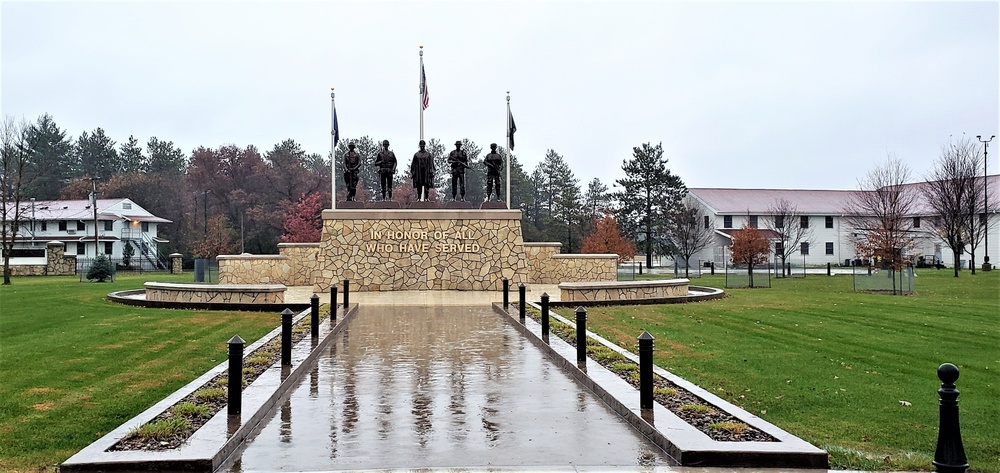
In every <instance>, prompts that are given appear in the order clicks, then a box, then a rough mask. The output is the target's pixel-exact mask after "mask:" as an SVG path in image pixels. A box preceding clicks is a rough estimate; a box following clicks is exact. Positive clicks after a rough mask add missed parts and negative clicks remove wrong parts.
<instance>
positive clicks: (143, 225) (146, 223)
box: [142, 222, 149, 233]
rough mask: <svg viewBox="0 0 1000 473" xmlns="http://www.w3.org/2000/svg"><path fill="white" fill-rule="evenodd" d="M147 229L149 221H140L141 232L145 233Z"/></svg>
mask: <svg viewBox="0 0 1000 473" xmlns="http://www.w3.org/2000/svg"><path fill="white" fill-rule="evenodd" d="M148 231H149V222H142V232H143V233H146V232H148Z"/></svg>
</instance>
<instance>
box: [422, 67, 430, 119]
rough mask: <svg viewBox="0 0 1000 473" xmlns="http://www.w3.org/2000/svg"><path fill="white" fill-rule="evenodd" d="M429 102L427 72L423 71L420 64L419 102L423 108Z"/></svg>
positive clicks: (424, 108) (425, 108) (425, 107)
mask: <svg viewBox="0 0 1000 473" xmlns="http://www.w3.org/2000/svg"><path fill="white" fill-rule="evenodd" d="M430 103H431V94H430V92H428V91H427V74H425V73H424V65H423V63H421V64H420V104H421V106H422V107H423V110H427V106H428V105H430Z"/></svg>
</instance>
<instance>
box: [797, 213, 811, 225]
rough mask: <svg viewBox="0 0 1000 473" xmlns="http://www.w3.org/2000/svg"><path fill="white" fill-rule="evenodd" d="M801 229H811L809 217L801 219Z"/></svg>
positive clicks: (805, 216)
mask: <svg viewBox="0 0 1000 473" xmlns="http://www.w3.org/2000/svg"><path fill="white" fill-rule="evenodd" d="M799 228H809V216H808V215H803V216H801V217H799Z"/></svg>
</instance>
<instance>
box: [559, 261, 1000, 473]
mask: <svg viewBox="0 0 1000 473" xmlns="http://www.w3.org/2000/svg"><path fill="white" fill-rule="evenodd" d="M692 284H694V285H704V286H714V287H722V286H723V285H724V279H723V278H722V277H721V276H714V277H708V276H706V277H704V278H700V279H693V280H692ZM916 291H917V292H916V294H915V295H912V296H891V295H877V294H864V293H856V292H854V291H853V290H852V284H851V277H850V276H833V277H828V276H825V275H815V276H813V275H809V276H808V277H806V278H795V279H780V280H772V288H770V289H733V290H728V291H727V292H728V294H729V297H727V298H726V299H723V300H717V301H709V302H701V303H692V304H675V305H660V306H648V305H647V306H623V307H603V308H598V307H595V308H591V309H588V320H587V322H588V328H589V329H590V330H593V331H595V332H597V333H599V334H601V335H603V336H605V337H607V338H609V339H610V340H613V341H615V342H616V343H618V344H620V345H621V346H623V347H631V349H632V350H635V345H636V337H637V336H638V335H639V334H640V333H641V332H642V330H648V331H649V333H650V334H652V335H653V336H654V337H656V342H655V344H656V352H655V360H656V363H657V364H658V365H660V366H663V367H664V368H666V369H668V370H669V371H672V372H674V373H676V374H678V375H680V376H682V377H684V378H686V379H688V380H690V381H692V382H694V383H696V384H698V385H699V386H702V387H703V388H706V389H708V390H710V391H712V392H714V393H716V394H717V395H719V396H720V397H722V398H724V399H726V400H728V401H730V402H733V403H735V404H737V405H740V406H742V407H743V408H744V409H746V410H748V411H750V412H752V413H754V414H757V415H759V416H760V417H763V418H764V419H767V420H768V421H770V422H772V423H774V424H776V425H778V426H779V427H781V428H783V429H785V430H787V431H789V432H791V433H793V434H795V435H798V436H800V437H802V438H804V439H806V440H808V441H810V442H812V443H813V444H815V445H818V446H820V447H823V448H825V449H827V450H828V451H829V452H830V453H831V454H832V457H831V460H832V464H833V466H834V468H848V469H865V470H872V469H921V470H932V469H933V465H932V464H931V460H933V456H934V449H935V445H936V441H937V431H938V395H937V389H938V388H939V387H940V381H939V380H938V378H937V367H938V366H939V365H940V364H941V363H943V362H950V363H954V364H955V365H957V366H958V367H959V369H960V370H961V377H960V378H959V380H958V381H957V383H956V384H957V386H958V389H959V391H961V396H960V397H959V407H960V412H961V425H962V438H963V441H964V444H965V451H966V453H967V454H968V458H969V463H970V465H971V467H972V470H974V471H981V472H991V473H998V472H1000V271H993V272H989V273H978V274H977V275H976V276H971V275H970V274H969V273H968V272H967V271H966V272H963V273H962V275H961V277H960V278H957V279H956V278H954V277H952V273H951V272H950V271H944V270H942V271H936V270H921V271H918V273H917V279H916ZM564 311H566V310H565V309H564ZM566 312H567V313H566V314H562V315H569V316H572V314H570V313H569V311H566Z"/></svg>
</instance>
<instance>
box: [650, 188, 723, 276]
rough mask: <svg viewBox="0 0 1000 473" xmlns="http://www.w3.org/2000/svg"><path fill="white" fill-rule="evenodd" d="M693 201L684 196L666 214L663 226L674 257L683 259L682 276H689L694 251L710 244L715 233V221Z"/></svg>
mask: <svg viewBox="0 0 1000 473" xmlns="http://www.w3.org/2000/svg"><path fill="white" fill-rule="evenodd" d="M707 216H708V214H707V213H705V210H704V209H703V208H702V207H701V206H700V205H698V204H697V203H696V202H694V199H692V198H691V197H690V196H687V197H685V198H684V199H683V200H682V201H681V203H680V205H678V206H677V208H676V209H675V210H674V211H673V212H671V213H669V214H668V215H667V224H666V226H665V227H664V228H663V230H664V232H665V233H666V235H667V238H669V239H670V241H671V242H672V243H673V246H674V258H677V257H681V258H683V259H684V276H685V277H687V276H689V274H690V273H689V269H688V268H690V267H691V257H692V256H694V254H695V253H697V252H699V251H701V250H704V249H705V248H708V247H709V246H711V245H712V241H713V239H714V235H715V223H714V222H713V220H712V218H705V217H707Z"/></svg>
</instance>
